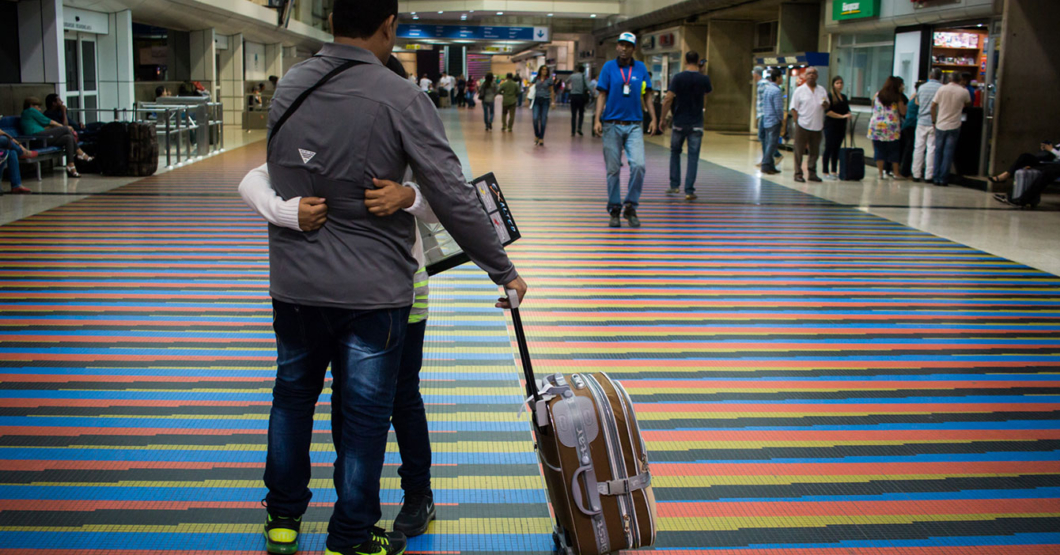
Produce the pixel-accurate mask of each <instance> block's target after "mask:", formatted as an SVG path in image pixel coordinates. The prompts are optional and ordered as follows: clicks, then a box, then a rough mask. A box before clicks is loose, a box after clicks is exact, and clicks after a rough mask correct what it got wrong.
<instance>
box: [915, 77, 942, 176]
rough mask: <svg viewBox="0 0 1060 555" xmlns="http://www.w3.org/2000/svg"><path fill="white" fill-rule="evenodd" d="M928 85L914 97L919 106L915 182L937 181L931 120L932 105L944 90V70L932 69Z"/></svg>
mask: <svg viewBox="0 0 1060 555" xmlns="http://www.w3.org/2000/svg"><path fill="white" fill-rule="evenodd" d="M929 77H930V78H929V79H928V81H927V83H924V84H923V85H920V87H919V88H918V89H917V90H916V94H915V95H914V96H913V103H915V104H916V105H917V108H918V110H919V111H918V112H917V118H916V137H915V138H914V142H913V181H916V182H920V179H921V178H923V179H924V181H934V180H935V122H934V120H932V118H931V103H932V101H934V100H935V93H937V92H939V89H941V88H942V70H941V69H939V68H937V67H935V68H931V73H930V74H929Z"/></svg>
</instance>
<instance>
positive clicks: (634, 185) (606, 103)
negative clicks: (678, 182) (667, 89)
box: [595, 33, 657, 227]
mask: <svg viewBox="0 0 1060 555" xmlns="http://www.w3.org/2000/svg"><path fill="white" fill-rule="evenodd" d="M636 47H637V36H636V35H634V34H633V33H622V34H621V35H619V37H618V58H617V59H615V60H610V61H608V62H607V63H606V64H604V67H603V68H602V69H601V70H600V79H599V81H597V84H596V90H597V91H599V92H600V96H599V98H598V99H597V103H596V127H595V130H596V133H597V134H601V135H603V138H604V162H606V164H607V210H608V212H609V213H610V214H611V222H610V224H609V225H610V226H611V227H622V219H621V216H622V215H623V209H622V207H623V206H625V214H624V215H625V217H626V219H627V220H629V226H630V227H640V218H639V217H637V206H638V205H639V204H640V193H641V189H643V187H644V128H643V126H642V124H641V122H642V121H643V120H644V110H643V109H642V107H641V97H642V91H643V90H645V89H644V87H645V86H647V87H650V86H651V85H650V83H649V81H648V79H649V78H648V68H647V67H645V66H644V63H643V62H638V61H637V60H634V59H633V51H634V50H635V49H636ZM647 90H651V89H650V88H649V89H647ZM648 113H649V114H650V115H651V123H650V124H649V125H648V133H649V134H653V133H654V132H655V124H656V121H657V120H656V117H655V107H654V105H652V104H648ZM623 151H625V153H626V160H627V161H628V162H629V189H628V191H627V193H626V199H625V201H624V202H623V200H622V191H621V189H620V186H621V185H620V182H619V178H620V176H621V171H622V152H623Z"/></svg>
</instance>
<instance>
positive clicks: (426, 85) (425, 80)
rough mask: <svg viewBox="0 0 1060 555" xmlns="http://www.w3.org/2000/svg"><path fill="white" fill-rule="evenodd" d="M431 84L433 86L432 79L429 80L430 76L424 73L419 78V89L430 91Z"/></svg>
mask: <svg viewBox="0 0 1060 555" xmlns="http://www.w3.org/2000/svg"><path fill="white" fill-rule="evenodd" d="M433 86H434V81H431V78H430V77H427V74H426V73H424V74H423V77H421V78H420V90H421V91H423V92H430V91H431V87H433Z"/></svg>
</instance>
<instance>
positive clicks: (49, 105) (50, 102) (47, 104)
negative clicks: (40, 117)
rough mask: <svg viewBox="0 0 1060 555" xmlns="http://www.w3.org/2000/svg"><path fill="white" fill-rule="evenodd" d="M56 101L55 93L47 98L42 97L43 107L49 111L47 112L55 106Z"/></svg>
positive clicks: (57, 96) (57, 98)
mask: <svg viewBox="0 0 1060 555" xmlns="http://www.w3.org/2000/svg"><path fill="white" fill-rule="evenodd" d="M58 100H59V95H57V94H55V93H51V94H49V95H48V96H46V97H44V107H45V108H47V109H49V110H51V109H52V106H55V103H56V101H58Z"/></svg>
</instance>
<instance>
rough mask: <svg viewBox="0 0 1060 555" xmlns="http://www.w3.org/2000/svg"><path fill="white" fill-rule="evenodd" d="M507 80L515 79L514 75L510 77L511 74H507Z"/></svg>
mask: <svg viewBox="0 0 1060 555" xmlns="http://www.w3.org/2000/svg"><path fill="white" fill-rule="evenodd" d="M507 78H508V79H515V76H514V75H512V74H511V73H509V74H508V76H507Z"/></svg>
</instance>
